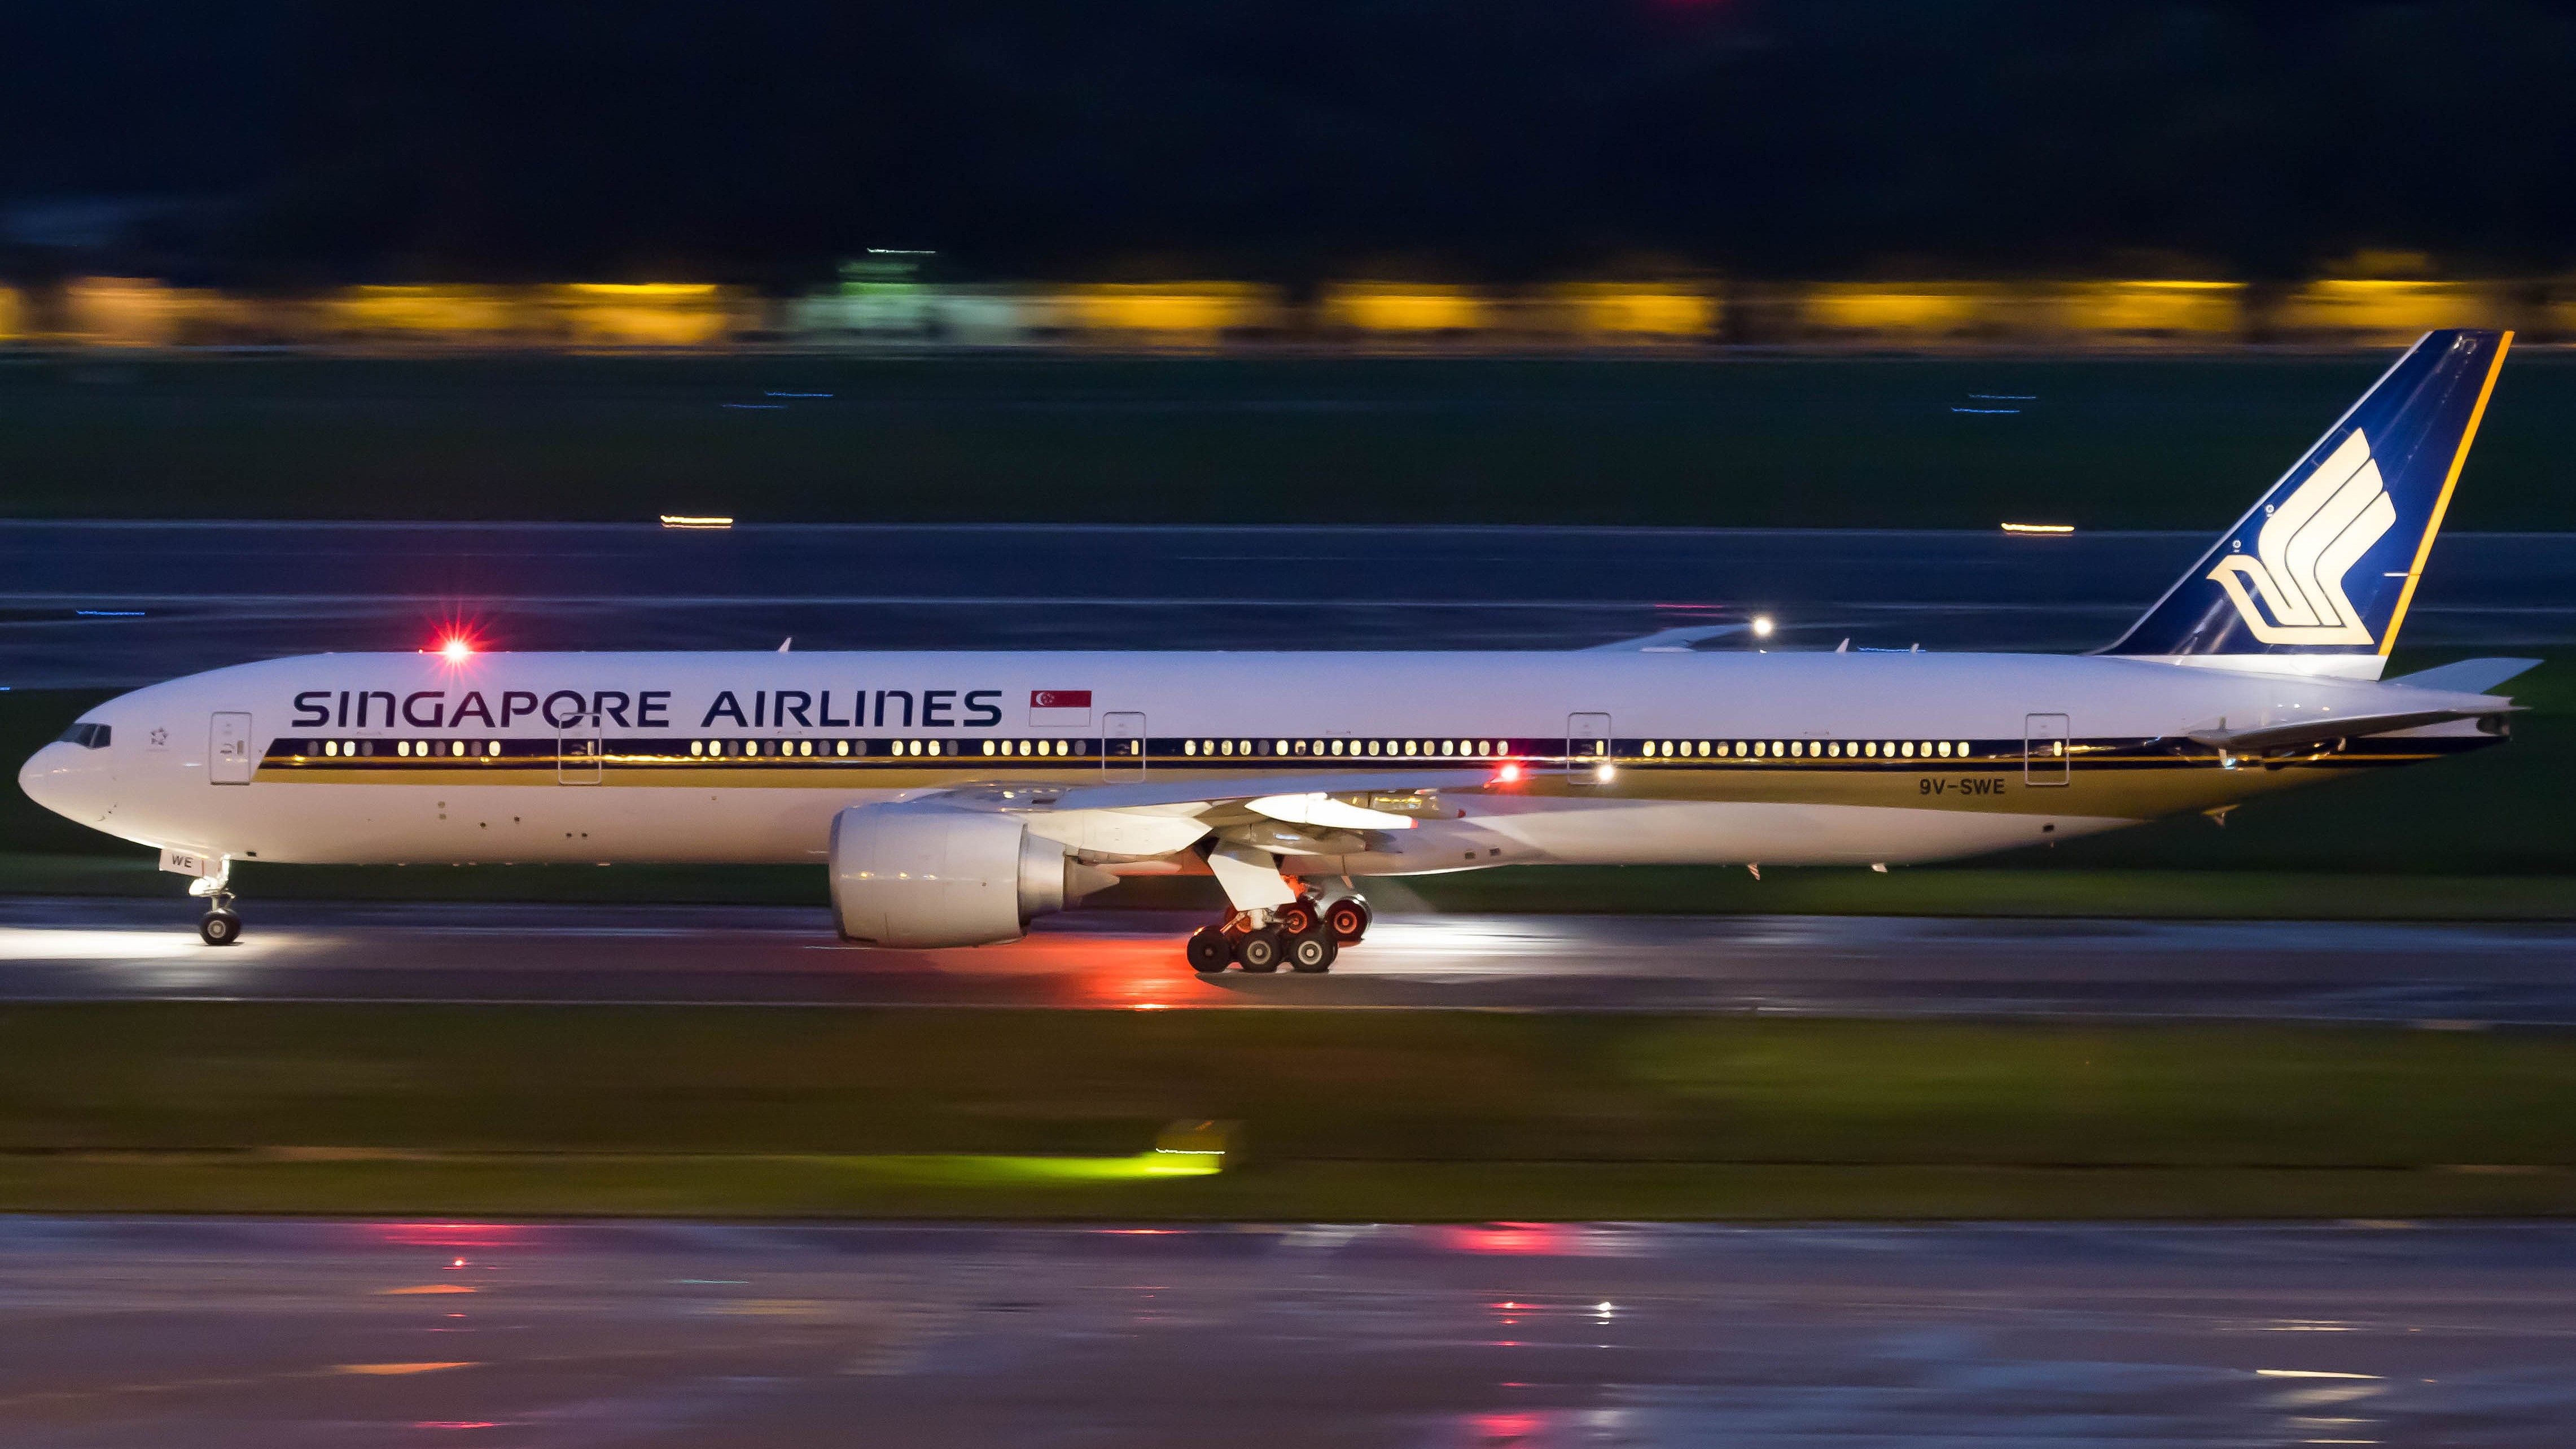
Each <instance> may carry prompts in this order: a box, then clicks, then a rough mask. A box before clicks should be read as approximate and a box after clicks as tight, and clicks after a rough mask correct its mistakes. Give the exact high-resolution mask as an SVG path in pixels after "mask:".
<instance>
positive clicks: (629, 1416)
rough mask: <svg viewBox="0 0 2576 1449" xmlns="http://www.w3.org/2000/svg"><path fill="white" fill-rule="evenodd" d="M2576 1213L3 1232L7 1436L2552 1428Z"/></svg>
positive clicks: (2240, 1434) (1537, 1439)
mask: <svg viewBox="0 0 2576 1449" xmlns="http://www.w3.org/2000/svg"><path fill="white" fill-rule="evenodd" d="M2571 1290H2576V1227H2568V1226H2562V1225H2481V1226H2423V1225H2406V1224H2374V1225H2345V1226H2311V1227H2231V1226H2214V1227H2212V1226H2195V1227H2145V1226H1981V1225H1952V1226H1941V1225H1932V1226H1911V1227H1838V1226H1817V1227H1775V1228H1731V1227H1728V1228H1721V1227H1693V1226H1679V1227H1653V1226H1636V1225H1563V1224H1496V1225H1487V1226H1481V1227H1478V1226H1459V1227H1419V1228H1414V1227H1389V1226H1311V1227H1210V1228H1162V1227H1140V1228H1137V1229H1123V1230H1122V1229H1075V1228H1065V1229H1053V1228H986V1227H976V1226H936V1227H934V1226H906V1225H878V1226H777V1227H739V1226H723V1225H711V1224H687V1223H617V1224H605V1223H559V1224H491V1223H329V1222H277V1221H260V1220H240V1219H199V1220H188V1221H171V1220H134V1219H123V1220H120V1219H64V1218H18V1219H12V1220H7V1221H6V1222H0V1442H7V1443H12V1444H19V1443H24V1444H46V1445H79V1446H101V1449H105V1446H126V1445H136V1446H143V1445H149V1446H156V1449H157V1446H163V1445H170V1444H180V1443H184V1444H188V1445H191V1446H202V1449H224V1446H234V1445H242V1446H249V1445H259V1446H271V1445H301V1444H317V1445H318V1444H407V1443H418V1442H434V1443H445V1442H455V1443H472V1444H486V1445H509V1446H555V1445H564V1446H570V1445H608V1444H644V1443H671V1444H679V1443H693V1444H694V1443H724V1444H728V1445H745V1446H764V1445H806V1444H815V1443H833V1444H861V1443H869V1444H903V1445H939V1444H997V1443H1008V1444H1069V1445H1088V1444H1104V1445H1105V1444H1119V1445H1165V1444H1171V1445H1182V1444H1187V1445H1193V1446H1196V1445H1205V1444H1210V1443H1222V1444H1249V1445H1273V1444H1277V1445H1300V1446H1308V1445H1315V1444H1333V1445H1359V1446H1374V1445H1387V1446H1434V1449H1452V1446H1455V1449H1492V1446H1518V1449H1554V1446H1569V1445H1611V1444H1633V1445H1662V1444H1687V1445H1701V1444H1725V1445H1730V1446H1757V1449H1758V1446H1770V1445H1829V1444H1830V1445H1852V1444H1893V1443H1900V1442H1901V1443H1907V1444H1956V1445H1968V1444H1992V1443H1998V1442H2008V1443H2014V1444H2031V1445H2050V1446H2055V1445H2067V1446H2073V1445H2084V1446H2098V1445H2105V1444H2162V1443H2192V1444H2226V1445H2236V1444H2242V1445H2276V1444H2334V1443H2343V1444H2391V1445H2404V1444H2432V1443H2439V1444H2449V1445H2516V1446H2519V1445H2532V1444H2542V1443H2551V1442H2557V1440H2558V1439H2559V1438H2560V1437H2561V1435H2562V1434H2563V1429H2564V1426H2565V1425H2566V1424H2567V1423H2568V1422H2570V1421H2571V1419H2576V1292H2571Z"/></svg>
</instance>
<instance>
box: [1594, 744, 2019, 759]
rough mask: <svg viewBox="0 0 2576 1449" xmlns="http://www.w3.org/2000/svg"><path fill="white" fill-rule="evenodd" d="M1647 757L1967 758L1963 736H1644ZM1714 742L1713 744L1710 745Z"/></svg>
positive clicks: (1966, 747)
mask: <svg viewBox="0 0 2576 1449" xmlns="http://www.w3.org/2000/svg"><path fill="white" fill-rule="evenodd" d="M1639 743H1640V744H1641V745H1642V746H1643V748H1642V749H1641V750H1639V752H1638V753H1639V754H1640V756H1642V757H1643V758H1646V759H1693V758H1708V757H1710V756H1711V755H1712V754H1713V755H1714V756H1715V758H1718V759H1739V760H1742V759H1753V760H1917V759H1921V760H1930V759H1942V760H1947V759H1953V758H1956V759H1966V758H1967V757H1968V754H1969V750H1968V742H1967V741H1966V740H1956V741H1953V740H1717V741H1709V740H1696V741H1694V740H1643V741H1640V742H1639ZM1712 746H1713V748H1712Z"/></svg>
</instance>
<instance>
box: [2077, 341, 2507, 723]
mask: <svg viewBox="0 0 2576 1449" xmlns="http://www.w3.org/2000/svg"><path fill="white" fill-rule="evenodd" d="M2512 343H2513V334H2512V333H2510V332H2463V331H2444V332H2428V333H2426V334H2424V338H2423V340H2422V341H2420V342H2418V343H2416V344H2415V346H2414V347H2413V348H2412V349H2411V350H2409V351H2408V352H2407V354H2406V355H2405V356H2404V357H2401V358H2399V359H2397V365H2396V366H2394V367H2392V368H2390V369H2388V371H2387V373H2386V374H2385V375H2384V376H2382V377H2381V378H2380V379H2379V381H2378V382H2377V383H2375V384H2373V385H2372V387H2371V389H2370V391H2368V392H2366V393H2363V394H2362V396H2361V401H2359V402H2357V403H2354V404H2353V405H2352V411H2350V412H2348V413H2345V414H2344V415H2343V417H2342V418H2341V419H2339V420H2337V421H2336V423H2335V425H2334V426H2333V427H2331V428H2328V429H2327V430H2326V435H2325V436H2324V437H2322V438H2320V439H2318V440H2317V444H2316V446H2315V447H2313V448H2310V449H2309V450H2308V453H2307V456H2306V457H2304V458H2301V459H2300V460H2299V462H2298V465H2297V466H2296V467H2294V468H2292V469H2291V470H2290V471H2289V472H2288V473H2286V474H2284V475H2283V476H2282V478H2281V481H2280V482H2278V483H2275V484H2273V485H2272V490H2271V491H2270V492H2268V493H2266V494H2264V495H2263V500H2262V501H2261V502H2260V503H2257V504H2255V505H2254V508H2253V511H2252V512H2250V513H2247V514H2246V515H2245V516H2244V517H2243V518H2240V519H2238V520H2237V521H2236V526H2235V527H2234V528H2231V529H2229V530H2228V531H2227V533H2226V534H2225V535H2224V536H2223V537H2221V538H2220V539H2219V540H2218V542H2217V543H2216V544H2215V545H2214V546H2213V547H2211V549H2210V550H2209V552H2208V553H2207V554H2206V555H2204V556H2203V557H2202V558H2201V560H2200V562H2198V563H2196V564H2193V565H2192V566H2191V572H2189V573H2187V574H2184V575H2183V576H2182V582H2180V583H2178V584H2175V585H2174V586H2173V587H2172V588H2171V589H2168V590H2166V591H2165V596H2164V597H2163V598H2161V599H2158V600H2157V601H2156V605H2155V607H2154V608H2152V609H2149V610H2148V611H2147V613H2146V617H2144V618H2142V619H2140V620H2138V622H2137V623H2135V624H2133V625H2131V626H2130V628H2129V632H2128V633H2126V634H2124V635H2122V636H2121V637H2120V642H2118V643H2116V644H2114V645H2112V646H2111V647H2110V648H2108V649H2105V650H2103V651H2102V652H2103V653H2105V654H2126V655H2145V656H2150V657H2154V658H2162V659H2171V660H2174V661H2175V662H2177V663H2209V664H2219V663H2226V664H2233V665H2236V666H2237V667H2240V668H2265V669H2282V670H2296V671H2300V672H2316V673H2325V674H2339V675H2350V676H2357V677H2361V678H2369V679H2376V678H2378V677H2379V671H2380V669H2381V667H2382V665H2383V664H2384V662H2385V660H2386V658H2387V655H2388V651H2389V650H2390V649H2391V648H2393V647H2395V645H2396V643H2397V630H2398V628H2399V626H2401V625H2403V624H2404V623H2405V622H2406V607H2407V605H2408V604H2410V603H2412V602H2414V599H2415V585H2416V582H2417V580H2419V579H2420V578H2422V577H2423V573H2424V560H2425V558H2426V556H2427V555H2429V554H2431V553H2432V551H2433V535H2434V534H2435V533H2437V532H2439V531H2440V530H2441V527H2442V514H2443V512H2444V511H2445V510H2446V509H2448V508H2449V507H2450V504H2451V490H2452V489H2453V488H2454V487H2456V486H2458V484H2459V481H2460V466H2461V464H2463V463H2465V462H2467V461H2468V456H2469V443H2470V441H2471V440H2472V439H2474V438H2475V437H2476V436H2477V432H2478V420H2479V419H2480V418H2481V417H2483V416H2485V414H2486V410H2487V398H2488V397H2489V396H2490V395H2491V394H2492V393H2493V392H2494V391H2495V380H2496V373H2497V372H2498V371H2499V370H2500V369H2501V368H2502V367H2503V366H2504V355H2505V350H2506V349H2507V348H2508V347H2510V346H2511V345H2512Z"/></svg>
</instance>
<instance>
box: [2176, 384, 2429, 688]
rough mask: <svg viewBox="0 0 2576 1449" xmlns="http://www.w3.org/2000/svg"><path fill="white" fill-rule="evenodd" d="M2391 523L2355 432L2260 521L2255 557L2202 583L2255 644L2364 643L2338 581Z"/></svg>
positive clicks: (2226, 562)
mask: <svg viewBox="0 0 2576 1449" xmlns="http://www.w3.org/2000/svg"><path fill="white" fill-rule="evenodd" d="M2396 522H2397V508H2396V505H2394V504H2392V503H2390V502H2389V501H2388V489H2387V487H2386V486H2385V485H2384V484H2382V483H2381V482H2380V478H2379V465H2378V464H2377V463H2376V462H2373V461H2372V460H2371V456H2370V441H2369V439H2367V438H2364V437H2363V436H2362V435H2361V430H2360V429H2358V428H2356V429H2354V430H2353V433H2352V436H2350V437H2348V438H2346V439H2344V440H2343V445H2342V446H2341V447H2338V448H2336V449H2335V450H2334V451H2333V452H2332V453H2329V454H2327V455H2326V460H2325V462H2323V463H2321V464H2319V465H2318V467H2317V471H2315V472H2314V473H2311V474H2309V475H2308V481H2307V482H2305V483H2302V484H2300V485H2299V486H2298V489H2297V490H2296V491H2295V492H2293V493H2291V494H2290V497H2289V501H2288V502H2286V503H2283V504H2282V505H2281V506H2280V507H2279V508H2278V509H2275V510H2274V511H2273V513H2272V516H2271V517H2270V518H2268V519H2266V520H2265V521H2264V523H2263V531H2262V533H2261V534H2259V535H2258V536H2257V537H2256V539H2255V543H2254V552H2255V557H2253V558H2247V557H2246V556H2245V555H2243V554H2230V555H2228V556H2227V557H2226V558H2223V559H2220V560H2219V561H2218V567H2216V568H2214V569H2211V570H2210V571H2209V577H2210V578H2212V579H2214V580H2216V581H2217V583H2218V586H2219V587H2220V588H2222V589H2225V590H2226V591H2227V597H2228V598H2229V599H2231V600H2233V601H2234V602H2235V604H2236V612H2237V613H2239V614H2241V615H2243V616H2244V618H2245V627H2246V628H2247V629H2248V630H2250V631H2252V633H2253V635H2254V637H2255V638H2256V639H2259V640H2261V641H2262V642H2263V643H2266V644H2360V645H2367V644H2369V643H2370V642H2371V638H2370V630H2369V629H2368V628H2367V627H2366V626H2365V625H2363V623H2362V622H2361V613H2360V611H2359V610H2357V609H2355V608H2353V606H2352V600H2351V599H2350V598H2348V597H2346V596H2345V594H2344V591H2343V580H2344V575H2346V574H2348V573H2350V572H2351V571H2352V566H2353V565H2354V564H2356V563H2359V562H2360V561H2361V557H2362V555H2364V554H2366V553H2368V552H2370V550H2371V546H2372V545H2374V544H2376V543H2378V542H2379V539H2380V536H2381V535H2382V534H2385V533H2386V532H2388V530H2389V528H2390V527H2391V526H2393V525H2394V524H2395V523H2396ZM2249 585H2250V586H2251V587H2250V589H2249V587H2248V586H2249ZM2258 594H2259V595H2260V596H2261V600H2260V602H2259V603H2258V602H2257V601H2256V597H2255V596H2256V595H2258ZM2267 606H2268V608H2269V611H2270V612H2269V614H2268V615H2267V614H2266V612H2265V610H2266V607H2267Z"/></svg>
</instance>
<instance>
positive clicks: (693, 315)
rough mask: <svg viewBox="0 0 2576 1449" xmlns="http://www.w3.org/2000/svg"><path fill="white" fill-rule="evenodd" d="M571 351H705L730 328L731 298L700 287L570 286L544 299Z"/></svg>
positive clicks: (694, 284) (715, 289)
mask: <svg viewBox="0 0 2576 1449" xmlns="http://www.w3.org/2000/svg"><path fill="white" fill-rule="evenodd" d="M548 300H549V301H550V302H551V304H552V309H553V311H554V314H555V316H556V319H557V321H558V322H559V323H560V325H561V327H562V329H563V331H564V333H565V334H566V336H567V337H568V339H569V340H570V341H571V342H572V343H573V344H574V345H575V346H594V347H596V346H605V347H704V346H709V345H712V344H714V343H718V342H722V341H724V340H726V339H727V337H729V336H730V335H731V333H732V331H733V326H734V316H733V312H734V298H733V296H732V295H731V294H730V293H728V292H727V291H725V290H724V289H723V288H721V287H717V286H714V285H712V284H709V283H702V282H636V283H628V282H573V283H568V284H566V285H564V286H560V287H557V288H555V289H553V295H552V296H551V297H550V298H549V299H548Z"/></svg>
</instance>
